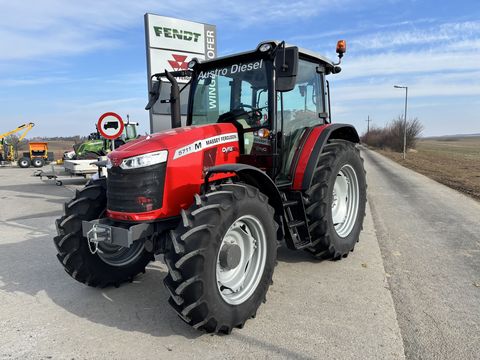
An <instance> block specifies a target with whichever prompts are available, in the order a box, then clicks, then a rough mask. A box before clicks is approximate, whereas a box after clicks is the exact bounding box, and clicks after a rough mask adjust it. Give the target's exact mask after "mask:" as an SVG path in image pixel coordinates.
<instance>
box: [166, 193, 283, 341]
mask: <svg viewBox="0 0 480 360" xmlns="http://www.w3.org/2000/svg"><path fill="white" fill-rule="evenodd" d="M277 228H278V225H277V223H276V222H275V220H274V210H273V208H272V207H271V206H270V205H269V204H268V198H267V197H266V196H265V195H264V194H262V193H261V192H260V191H259V190H258V189H257V188H255V187H252V186H249V185H245V184H224V185H220V186H219V187H218V188H217V189H215V190H214V191H212V192H209V193H207V194H206V195H204V196H201V197H200V196H198V195H197V196H196V201H195V204H193V205H192V206H191V207H190V209H188V210H185V211H182V222H181V224H180V225H179V227H178V228H177V229H176V230H175V231H173V232H172V233H171V240H172V246H171V249H170V250H169V251H168V252H167V253H166V254H165V262H166V264H167V266H168V268H169V274H168V275H167V277H166V278H165V280H164V283H165V286H166V287H167V289H168V291H169V293H170V299H169V303H170V305H172V306H173V308H174V309H175V311H176V312H177V313H178V315H179V316H180V317H181V318H182V319H183V320H184V321H185V322H187V323H188V324H190V325H192V326H193V327H194V328H197V329H202V330H205V331H207V332H216V333H218V332H221V333H230V332H231V330H232V328H234V327H238V328H241V327H243V324H244V323H245V321H247V320H248V319H249V318H251V317H254V316H255V314H256V311H257V309H258V307H259V306H260V304H261V303H262V301H265V299H266V293H267V291H268V287H269V286H270V284H271V282H272V275H273V270H274V267H275V263H276V256H277V246H278V245H277V236H276V232H277Z"/></svg>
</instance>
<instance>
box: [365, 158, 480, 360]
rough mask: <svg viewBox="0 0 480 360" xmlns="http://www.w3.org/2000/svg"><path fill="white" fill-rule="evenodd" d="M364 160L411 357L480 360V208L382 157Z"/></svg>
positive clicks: (370, 196)
mask: <svg viewBox="0 0 480 360" xmlns="http://www.w3.org/2000/svg"><path fill="white" fill-rule="evenodd" d="M363 156H364V158H365V166H366V170H367V174H368V186H369V187H368V199H369V204H370V207H371V209H372V215H373V220H374V224H375V229H376V232H377V237H378V242H379V244H380V249H381V252H382V256H383V260H384V266H385V269H386V272H387V274H388V275H387V277H388V282H389V284H390V288H391V291H392V295H393V300H394V303H395V309H396V312H397V318H398V322H399V325H400V329H401V333H402V337H403V341H404V347H405V354H406V357H407V358H409V359H479V358H480V203H479V202H477V201H475V200H472V199H471V198H468V197H466V196H464V195H462V194H460V193H459V192H457V191H455V190H451V189H449V188H447V187H445V186H443V185H441V184H439V183H437V182H435V181H433V180H430V179H428V178H427V177H425V176H423V175H420V174H417V173H415V172H413V171H411V170H408V169H406V168H404V167H402V166H400V165H398V164H396V163H394V162H393V161H391V160H389V159H386V158H385V157H383V156H381V155H378V154H377V153H374V152H372V151H364V152H363ZM479 166H480V164H479ZM466 170H468V169H466Z"/></svg>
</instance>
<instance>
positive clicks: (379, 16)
mask: <svg viewBox="0 0 480 360" xmlns="http://www.w3.org/2000/svg"><path fill="white" fill-rule="evenodd" d="M211 3H212V2H210V1H205V0H197V1H192V0H184V1H182V2H179V1H171V0H163V1H144V0H137V1H124V2H120V1H112V0H104V1H75V2H74V1H66V0H64V1H53V0H43V1H21V2H20V1H15V2H13V1H6V0H0V132H3V131H6V130H10V129H11V128H14V127H15V126H17V125H19V124H21V123H24V122H28V121H32V122H35V123H36V127H35V128H34V129H33V130H32V132H31V133H30V134H29V135H31V136H49V135H50V136H55V135H75V134H82V135H87V134H88V133H89V132H91V131H93V129H94V123H95V122H96V120H97V119H98V117H99V116H100V115H101V114H102V113H104V112H106V111H115V112H117V113H119V114H121V115H122V116H125V115H126V114H127V113H128V114H130V116H131V118H132V119H134V120H136V121H138V122H140V123H141V125H142V127H141V129H142V130H143V132H145V131H148V129H149V126H148V113H147V112H146V111H145V110H143V109H144V106H145V104H146V101H147V99H146V98H147V88H146V87H147V85H146V60H145V39H144V28H143V14H144V13H145V12H152V13H157V14H160V15H165V16H174V17H179V18H184V19H188V20H194V21H200V22H207V23H212V24H216V25H217V32H218V50H219V54H220V55H225V54H228V53H231V52H237V51H243V50H248V49H252V48H254V47H255V46H256V45H257V44H258V43H259V42H260V41H262V40H266V39H279V40H286V41H287V42H289V43H294V44H297V45H299V46H301V47H306V48H309V49H312V50H315V51H319V52H321V53H323V54H324V55H327V56H329V57H331V58H334V57H335V52H334V50H335V43H336V41H337V40H338V39H340V38H342V39H345V40H346V41H347V54H346V56H345V57H344V62H343V66H342V68H343V71H342V72H341V73H340V74H338V75H334V76H331V77H330V81H331V88H332V112H333V120H334V122H346V123H352V124H354V125H355V126H356V127H357V129H358V130H359V131H360V132H363V131H364V130H365V129H366V122H365V119H366V118H367V116H368V115H369V116H370V117H371V118H372V119H373V123H372V124H373V125H377V126H381V125H384V124H385V123H387V122H388V121H390V120H391V119H393V118H395V117H397V116H399V115H402V114H403V105H404V91H403V90H398V89H394V88H393V85H394V84H399V85H408V86H409V110H408V112H409V118H410V117H418V118H419V119H420V121H421V122H422V123H423V124H424V126H425V131H424V135H427V136H430V135H443V134H456V133H480V116H479V114H480V6H479V5H478V1H475V0H460V1H409V0H402V1H396V0H390V1H389V0H383V1H374V0H363V1H355V0H339V1H332V0H328V1H327V0H315V1H313V0H304V1H299V2H292V1H283V0H276V1H262V0H257V1H250V0H242V1H238V2H230V1H223V0H217V1H215V7H214V8H212V6H211Z"/></svg>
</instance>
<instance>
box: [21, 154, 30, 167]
mask: <svg viewBox="0 0 480 360" xmlns="http://www.w3.org/2000/svg"><path fill="white" fill-rule="evenodd" d="M18 166H20V167H21V168H24V169H25V168H28V167H30V159H29V158H26V157H23V158H20V160H18Z"/></svg>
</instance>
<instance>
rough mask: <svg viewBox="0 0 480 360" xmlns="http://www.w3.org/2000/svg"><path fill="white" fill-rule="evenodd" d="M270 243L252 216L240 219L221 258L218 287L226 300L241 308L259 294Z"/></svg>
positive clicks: (227, 237)
mask: <svg viewBox="0 0 480 360" xmlns="http://www.w3.org/2000/svg"><path fill="white" fill-rule="evenodd" d="M266 247H267V239H266V235H265V231H264V229H263V225H262V224H261V222H260V221H259V220H258V219H257V218H256V217H254V216H252V215H245V216H242V217H240V218H239V219H237V220H236V221H235V222H234V223H233V224H232V225H231V226H230V228H229V229H228V230H227V232H226V233H225V235H224V237H223V239H222V244H221V245H220V250H219V251H218V256H217V269H216V276H217V286H218V290H219V292H220V295H221V296H222V298H223V300H224V301H225V302H227V303H228V304H232V305H239V304H241V303H243V302H245V301H246V300H247V299H248V298H249V297H250V296H251V295H252V294H253V293H254V291H255V289H256V288H257V286H258V283H259V282H260V279H261V277H262V274H263V270H264V268H265V261H266V251H267V248H266Z"/></svg>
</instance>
